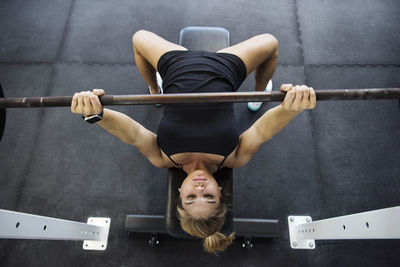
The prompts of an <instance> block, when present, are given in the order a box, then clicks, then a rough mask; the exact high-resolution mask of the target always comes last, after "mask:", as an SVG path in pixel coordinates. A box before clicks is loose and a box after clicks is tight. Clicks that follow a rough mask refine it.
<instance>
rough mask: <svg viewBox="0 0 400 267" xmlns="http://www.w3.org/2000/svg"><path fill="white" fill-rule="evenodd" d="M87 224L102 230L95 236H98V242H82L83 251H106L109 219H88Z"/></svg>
mask: <svg viewBox="0 0 400 267" xmlns="http://www.w3.org/2000/svg"><path fill="white" fill-rule="evenodd" d="M87 223H88V224H90V225H96V226H100V227H102V228H103V231H101V232H100V233H99V232H97V234H99V235H100V240H99V241H95V240H85V241H83V249H85V250H106V248H107V241H108V233H109V231H110V225H111V218H104V217H89V218H88V220H87Z"/></svg>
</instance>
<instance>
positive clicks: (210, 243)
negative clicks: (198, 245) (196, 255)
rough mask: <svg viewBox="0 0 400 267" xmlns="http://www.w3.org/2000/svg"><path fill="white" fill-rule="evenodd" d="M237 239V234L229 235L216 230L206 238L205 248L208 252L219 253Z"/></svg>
mask: <svg viewBox="0 0 400 267" xmlns="http://www.w3.org/2000/svg"><path fill="white" fill-rule="evenodd" d="M233 239H235V234H234V233H232V234H230V235H229V236H226V235H224V234H221V233H220V232H216V233H214V234H213V235H210V236H207V237H206V238H205V239H204V243H203V245H204V248H205V250H206V251H207V252H210V253H213V254H217V253H218V252H221V251H224V250H225V249H226V248H227V247H228V246H229V245H230V244H231V243H232V241H233Z"/></svg>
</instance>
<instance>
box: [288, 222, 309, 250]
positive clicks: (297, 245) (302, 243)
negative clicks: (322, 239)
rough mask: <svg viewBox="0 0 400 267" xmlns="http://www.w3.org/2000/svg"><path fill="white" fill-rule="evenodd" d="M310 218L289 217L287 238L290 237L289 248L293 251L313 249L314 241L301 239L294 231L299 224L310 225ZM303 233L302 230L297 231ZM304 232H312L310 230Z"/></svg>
mask: <svg viewBox="0 0 400 267" xmlns="http://www.w3.org/2000/svg"><path fill="white" fill-rule="evenodd" d="M311 222H312V218H311V217H310V216H289V217H288V224H289V237H290V246H291V247H292V248H293V249H315V240H314V239H301V238H300V237H299V236H298V234H300V233H298V232H297V231H296V226H297V225H299V224H307V223H311ZM299 231H304V230H299ZM305 231H313V230H312V229H309V230H305Z"/></svg>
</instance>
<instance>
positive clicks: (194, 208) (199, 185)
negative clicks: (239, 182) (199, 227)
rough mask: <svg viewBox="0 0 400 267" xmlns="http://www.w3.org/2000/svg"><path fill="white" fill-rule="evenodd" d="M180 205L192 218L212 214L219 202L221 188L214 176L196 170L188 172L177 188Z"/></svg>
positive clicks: (207, 216) (205, 216)
mask: <svg viewBox="0 0 400 267" xmlns="http://www.w3.org/2000/svg"><path fill="white" fill-rule="evenodd" d="M178 190H179V192H180V197H181V201H182V207H183V208H184V209H185V211H186V212H187V213H188V214H189V215H191V216H193V217H194V218H196V219H197V218H209V217H211V216H214V215H215V214H216V212H217V208H218V206H219V204H220V198H221V188H220V187H219V186H218V183H217V181H216V180H215V178H214V177H213V176H212V175H210V174H209V173H207V172H204V171H201V170H198V171H194V172H192V173H190V174H189V175H188V176H187V177H186V179H185V180H184V181H183V183H182V185H181V188H179V189H178Z"/></svg>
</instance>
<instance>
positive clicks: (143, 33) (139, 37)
mask: <svg viewBox="0 0 400 267" xmlns="http://www.w3.org/2000/svg"><path fill="white" fill-rule="evenodd" d="M150 34H152V32H149V31H146V30H138V31H137V32H135V33H134V34H133V36H132V43H133V44H135V43H136V44H138V43H139V42H140V40H143V38H146V37H147V36H149V35H150Z"/></svg>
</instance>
